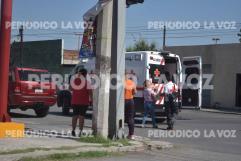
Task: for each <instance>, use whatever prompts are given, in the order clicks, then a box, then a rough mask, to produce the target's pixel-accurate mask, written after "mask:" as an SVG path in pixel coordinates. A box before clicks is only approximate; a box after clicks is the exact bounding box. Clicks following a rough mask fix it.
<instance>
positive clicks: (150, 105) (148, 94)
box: [142, 80, 158, 128]
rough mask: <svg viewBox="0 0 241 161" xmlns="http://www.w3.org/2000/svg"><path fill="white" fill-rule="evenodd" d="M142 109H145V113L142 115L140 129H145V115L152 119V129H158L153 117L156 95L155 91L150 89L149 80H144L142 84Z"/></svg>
mask: <svg viewBox="0 0 241 161" xmlns="http://www.w3.org/2000/svg"><path fill="white" fill-rule="evenodd" d="M144 86H145V89H144V109H145V113H144V117H143V121H142V127H143V128H144V127H145V124H146V119H147V115H148V114H149V113H150V114H151V117H152V125H153V128H158V126H157V124H156V116H155V109H154V107H155V97H156V95H157V93H155V91H154V90H153V88H152V83H151V81H149V80H146V81H145V82H144Z"/></svg>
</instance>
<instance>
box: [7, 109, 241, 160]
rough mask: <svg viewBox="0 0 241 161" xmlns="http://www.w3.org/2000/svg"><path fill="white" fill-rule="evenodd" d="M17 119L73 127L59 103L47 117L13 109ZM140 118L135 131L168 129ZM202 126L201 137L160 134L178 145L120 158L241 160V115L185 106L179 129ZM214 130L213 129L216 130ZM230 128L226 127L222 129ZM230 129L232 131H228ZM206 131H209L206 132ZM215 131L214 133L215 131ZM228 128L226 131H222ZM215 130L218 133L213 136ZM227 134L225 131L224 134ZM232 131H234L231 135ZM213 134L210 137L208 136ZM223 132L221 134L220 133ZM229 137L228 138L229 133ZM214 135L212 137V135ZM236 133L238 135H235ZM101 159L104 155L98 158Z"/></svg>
mask: <svg viewBox="0 0 241 161" xmlns="http://www.w3.org/2000/svg"><path fill="white" fill-rule="evenodd" d="M11 116H12V118H13V121H16V122H23V123H25V124H26V126H27V128H30V129H33V130H56V131H58V132H63V131H67V130H71V115H70V116H62V114H61V109H59V108H57V107H56V106H54V107H52V108H51V109H50V113H49V115H48V116H47V117H45V118H37V117H36V116H35V114H34V112H33V111H32V110H28V111H20V110H12V111H11ZM140 119H141V118H137V119H136V128H135V134H136V135H139V136H143V137H148V135H149V136H150V134H153V133H156V134H159V135H160V133H162V134H163V133H165V132H167V133H168V131H166V130H165V128H166V126H167V125H166V124H165V123H161V124H159V129H152V128H151V122H149V124H148V125H147V128H140V124H139V123H140ZM90 127H91V115H88V116H87V119H86V127H85V128H86V129H89V128H90ZM153 130H155V131H153ZM182 130H184V132H186V131H188V130H192V131H193V130H196V131H197V130H198V131H199V132H200V133H201V135H200V137H198V138H195V137H191V138H187V137H181V138H179V137H174V138H173V137H171V136H170V135H169V136H163V135H161V136H156V137H150V139H152V140H161V141H168V142H171V143H173V144H174V148H172V149H168V150H160V151H145V152H142V153H129V154H126V155H125V156H122V157H119V158H118V159H117V160H118V161H122V160H123V161H137V160H138V161H142V160H143V161H146V160H150V161H156V160H163V161H168V160H170V161H172V160H173V161H176V160H178V161H189V160H190V161H192V160H197V161H209V160H212V161H240V160H241V153H240V152H241V115H232V114H222V113H210V112H203V111H196V110H190V109H189V110H182V112H181V113H180V114H179V116H178V117H177V121H176V125H175V130H174V131H175V132H176V131H182ZM212 130H213V131H212ZM222 130H226V131H222ZM227 130H228V131H227ZM204 132H206V135H204ZM211 132H213V133H211ZM221 132H224V133H221ZM210 133H211V134H215V136H216V137H211V136H213V135H210ZM221 134H225V135H221ZM229 134H230V135H229ZM207 136H209V138H208V137H207ZM218 136H219V137H218ZM224 136H226V137H228V138H226V137H224ZM210 137H211V138H210ZM233 137H234V138H233ZM98 160H101V159H98ZM104 160H105V161H112V160H113V161H114V160H116V158H105V159H103V161H104Z"/></svg>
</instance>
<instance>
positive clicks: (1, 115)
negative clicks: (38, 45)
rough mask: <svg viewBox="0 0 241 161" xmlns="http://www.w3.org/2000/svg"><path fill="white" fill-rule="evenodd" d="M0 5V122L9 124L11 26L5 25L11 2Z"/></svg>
mask: <svg viewBox="0 0 241 161" xmlns="http://www.w3.org/2000/svg"><path fill="white" fill-rule="evenodd" d="M0 5H1V8H0V17H1V18H0V25H1V27H0V93H1V94H0V122H10V121H11V118H10V117H9V115H8V113H7V104H8V73H9V60H10V40H11V26H9V27H6V24H7V23H9V22H12V0H0Z"/></svg>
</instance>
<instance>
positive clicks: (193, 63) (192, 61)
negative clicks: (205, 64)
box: [183, 60, 199, 65]
mask: <svg viewBox="0 0 241 161" xmlns="http://www.w3.org/2000/svg"><path fill="white" fill-rule="evenodd" d="M183 64H184V65H196V64H199V62H198V61H197V60H190V61H184V62H183Z"/></svg>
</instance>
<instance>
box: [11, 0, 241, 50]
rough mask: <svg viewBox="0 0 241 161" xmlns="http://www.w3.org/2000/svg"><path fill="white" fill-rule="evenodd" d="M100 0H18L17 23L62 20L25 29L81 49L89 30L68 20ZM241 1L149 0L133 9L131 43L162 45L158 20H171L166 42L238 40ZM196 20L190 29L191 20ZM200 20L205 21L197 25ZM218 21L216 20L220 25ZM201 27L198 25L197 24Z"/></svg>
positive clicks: (34, 36)
mask: <svg viewBox="0 0 241 161" xmlns="http://www.w3.org/2000/svg"><path fill="white" fill-rule="evenodd" d="M96 2H97V0H13V21H14V22H18V21H21V22H27V21H29V22H34V21H37V22H44V21H48V22H57V24H58V28H57V29H56V28H55V29H48V30H43V29H25V30H24V40H25V41H35V40H49V39H58V38H62V39H64V42H65V46H64V47H65V49H78V46H79V45H78V44H79V43H78V38H79V37H78V35H76V33H81V32H83V29H76V28H75V29H70V28H68V29H63V28H61V27H60V26H62V25H64V26H66V25H67V23H68V22H70V23H71V24H74V23H75V22H80V21H82V20H83V18H82V17H83V15H84V13H85V12H86V11H87V10H88V9H90V8H91V7H92V6H94V5H95V4H96ZM240 6H241V0H145V2H144V3H143V4H138V5H133V6H130V7H129V8H127V13H126V46H127V47H128V46H130V45H132V44H134V43H135V42H136V41H138V40H139V39H145V40H146V41H148V42H150V43H151V42H155V43H156V44H157V46H158V48H161V47H162V43H163V29H162V28H159V27H158V26H156V27H155V28H154V26H153V25H154V22H155V23H156V24H157V23H158V24H162V23H165V22H166V23H169V24H174V25H176V24H177V22H178V23H181V25H182V26H181V27H179V28H178V27H177V26H174V27H173V26H170V25H168V24H167V26H168V27H167V35H166V45H167V46H182V45H203V44H213V43H215V42H214V41H213V40H212V39H213V38H219V39H220V41H219V42H218V43H238V42H239V41H238V40H239V39H238V37H237V33H238V32H239V30H240V28H241V10H240ZM188 23H189V24H191V28H188V27H187V26H185V25H187V24H188ZM194 24H196V25H200V26H195V25H194ZM212 25H215V26H214V28H210V27H213V26H212ZM193 26H195V27H196V28H194V27H193ZM17 35H18V28H17V26H15V28H13V30H12V40H16V41H18V37H17Z"/></svg>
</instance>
